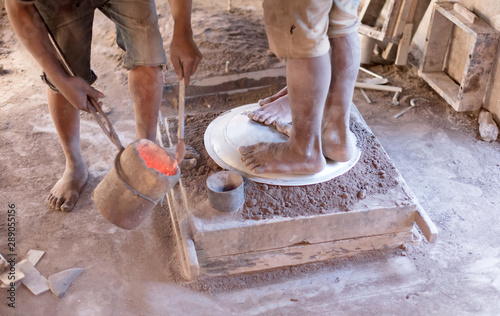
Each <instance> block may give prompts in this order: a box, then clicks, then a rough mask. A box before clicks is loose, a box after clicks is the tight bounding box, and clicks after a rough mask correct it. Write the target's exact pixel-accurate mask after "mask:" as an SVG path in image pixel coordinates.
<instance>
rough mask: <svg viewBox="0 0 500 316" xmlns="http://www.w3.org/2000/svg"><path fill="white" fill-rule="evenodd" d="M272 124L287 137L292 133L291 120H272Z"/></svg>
mask: <svg viewBox="0 0 500 316" xmlns="http://www.w3.org/2000/svg"><path fill="white" fill-rule="evenodd" d="M273 125H274V127H276V129H277V130H278V132H280V133H281V134H285V135H286V136H288V137H290V135H292V122H282V121H274V122H273Z"/></svg>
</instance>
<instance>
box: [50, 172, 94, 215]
mask: <svg viewBox="0 0 500 316" xmlns="http://www.w3.org/2000/svg"><path fill="white" fill-rule="evenodd" d="M88 177H89V176H88V171H87V166H85V164H82V166H80V167H78V168H66V170H64V174H63V176H62V177H61V179H59V180H58V181H57V182H56V184H55V185H54V187H53V188H52V190H50V193H49V196H48V197H47V201H48V202H49V205H50V206H51V207H52V208H53V209H55V210H56V211H64V212H69V211H71V210H72V209H73V207H74V206H75V204H76V202H77V201H78V197H79V196H80V192H81V191H82V189H83V187H84V186H85V184H86V183H87V180H88Z"/></svg>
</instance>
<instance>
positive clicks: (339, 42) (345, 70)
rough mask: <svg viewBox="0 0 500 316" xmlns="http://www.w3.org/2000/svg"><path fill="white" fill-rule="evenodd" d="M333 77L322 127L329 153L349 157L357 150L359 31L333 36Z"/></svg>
mask: <svg viewBox="0 0 500 316" xmlns="http://www.w3.org/2000/svg"><path fill="white" fill-rule="evenodd" d="M330 46H331V54H332V57H331V65H332V67H331V69H332V81H331V85H330V89H329V93H328V98H327V101H326V104H325V111H324V115H323V123H322V130H321V132H322V133H321V135H322V138H321V141H322V149H323V154H324V155H325V157H327V158H330V159H332V160H334V161H339V162H343V161H348V160H350V159H351V158H352V157H353V155H354V153H355V152H356V136H355V135H354V134H353V133H352V132H351V130H350V128H349V115H350V109H351V104H352V98H353V94H354V85H355V83H356V78H357V75H358V71H359V63H360V60H361V46H360V43H359V36H358V33H357V32H354V33H351V34H349V35H346V36H341V37H332V38H330Z"/></svg>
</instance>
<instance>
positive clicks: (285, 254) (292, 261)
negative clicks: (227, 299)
mask: <svg viewBox="0 0 500 316" xmlns="http://www.w3.org/2000/svg"><path fill="white" fill-rule="evenodd" d="M412 239H413V233H412V232H411V231H404V232H399V233H389V234H383V235H378V236H370V237H361V238H354V239H344V240H336V241H328V242H323V243H317V244H311V245H297V246H292V247H285V248H280V249H272V250H266V251H255V252H248V253H241V254H236V255H232V256H221V257H213V258H206V259H204V260H202V261H201V263H200V274H201V275H208V276H222V275H231V274H239V273H247V272H253V271H260V270H268V269H272V268H276V267H286V266H293V265H298V264H304V263H311V262H318V261H323V260H328V259H333V258H341V257H347V256H354V255H358V254H361V253H363V252H366V251H371V250H380V249H390V248H396V247H398V246H400V245H402V244H404V243H409V242H412Z"/></svg>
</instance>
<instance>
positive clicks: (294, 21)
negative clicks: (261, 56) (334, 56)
mask: <svg viewBox="0 0 500 316" xmlns="http://www.w3.org/2000/svg"><path fill="white" fill-rule="evenodd" d="M356 2H357V1H355V0H264V1H263V4H262V6H263V8H264V18H265V23H266V33H267V38H268V40H269V46H270V47H271V50H272V51H273V52H274V53H275V54H276V56H278V57H282V58H312V57H318V56H322V55H324V54H326V53H328V50H329V49H330V42H329V41H328V38H329V37H340V36H345V35H348V34H351V33H353V32H357V30H358V27H359V25H360V22H359V20H358V14H357V3H356Z"/></svg>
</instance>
